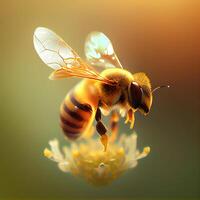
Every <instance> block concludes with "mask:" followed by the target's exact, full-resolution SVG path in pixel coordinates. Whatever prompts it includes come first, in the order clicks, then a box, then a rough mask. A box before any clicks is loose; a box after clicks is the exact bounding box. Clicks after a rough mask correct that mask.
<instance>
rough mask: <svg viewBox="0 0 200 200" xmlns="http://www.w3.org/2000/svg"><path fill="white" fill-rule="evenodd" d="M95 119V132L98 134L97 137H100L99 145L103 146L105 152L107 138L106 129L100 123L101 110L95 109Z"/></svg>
mask: <svg viewBox="0 0 200 200" xmlns="http://www.w3.org/2000/svg"><path fill="white" fill-rule="evenodd" d="M95 119H96V121H97V124H96V130H97V132H98V133H99V135H100V136H101V143H102V144H103V146H104V151H106V150H107V146H108V136H107V134H106V132H107V128H106V127H105V125H104V124H103V122H102V121H101V110H100V109H99V108H97V111H96V115H95Z"/></svg>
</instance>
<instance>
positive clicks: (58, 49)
mask: <svg viewBox="0 0 200 200" xmlns="http://www.w3.org/2000/svg"><path fill="white" fill-rule="evenodd" d="M33 43H34V47H35V50H36V52H37V54H38V55H39V57H40V58H41V59H42V61H43V62H44V63H45V64H47V65H48V66H49V67H51V68H53V69H54V70H57V69H60V68H61V67H64V66H67V65H73V64H74V63H73V62H74V59H75V58H76V57H78V55H77V54H76V53H75V52H74V51H73V50H72V48H71V47H70V46H69V45H67V44H66V43H65V42H64V40H63V39H62V38H61V37H59V36H58V35H57V34H56V33H54V32H53V31H51V30H49V29H47V28H44V27H38V28H37V29H36V30H35V32H34V35H33Z"/></svg>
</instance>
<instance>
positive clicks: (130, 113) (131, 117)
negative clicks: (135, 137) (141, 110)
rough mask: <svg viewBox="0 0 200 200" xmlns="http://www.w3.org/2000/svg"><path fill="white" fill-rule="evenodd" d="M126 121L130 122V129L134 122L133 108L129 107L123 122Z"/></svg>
mask: <svg viewBox="0 0 200 200" xmlns="http://www.w3.org/2000/svg"><path fill="white" fill-rule="evenodd" d="M128 122H130V129H133V127H134V122H135V116H134V112H133V109H129V111H128V113H127V114H126V121H125V124H127V123H128Z"/></svg>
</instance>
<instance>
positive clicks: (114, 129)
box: [109, 110, 119, 142]
mask: <svg viewBox="0 0 200 200" xmlns="http://www.w3.org/2000/svg"><path fill="white" fill-rule="evenodd" d="M118 122H119V114H118V112H117V111H116V110H114V111H112V113H111V118H110V128H111V136H110V139H109V141H110V142H114V141H115V139H116V138H117V135H118V129H119V124H118Z"/></svg>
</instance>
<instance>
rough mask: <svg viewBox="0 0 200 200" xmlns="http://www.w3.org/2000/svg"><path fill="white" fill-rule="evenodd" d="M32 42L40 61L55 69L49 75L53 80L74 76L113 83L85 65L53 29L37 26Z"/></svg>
mask: <svg viewBox="0 0 200 200" xmlns="http://www.w3.org/2000/svg"><path fill="white" fill-rule="evenodd" d="M33 43H34V47H35V50H36V52H37V53H38V55H39V57H40V58H41V59H42V61H43V62H44V63H45V64H47V65H48V66H49V67H51V68H52V69H54V70H55V71H54V72H53V73H52V74H51V75H50V79H54V80H55V79H60V78H66V77H72V76H75V77H82V78H89V79H95V80H99V81H102V82H105V83H107V84H113V81H112V80H108V79H107V78H105V77H102V76H100V74H99V73H98V72H96V71H95V70H94V69H93V68H92V67H91V66H89V65H87V64H86V63H85V62H84V61H83V60H82V59H81V58H80V57H79V56H78V54H77V53H76V52H75V51H74V50H73V49H72V48H71V47H70V46H69V45H68V44H66V43H65V41H64V40H63V39H62V38H60V37H59V36H58V35H57V34H56V33H54V32H53V31H51V30H49V29H47V28H43V27H39V28H37V29H36V30H35V32H34V35H33Z"/></svg>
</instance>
